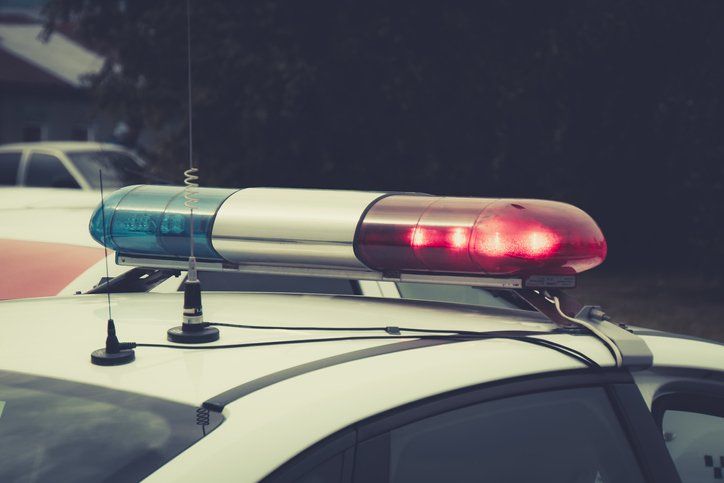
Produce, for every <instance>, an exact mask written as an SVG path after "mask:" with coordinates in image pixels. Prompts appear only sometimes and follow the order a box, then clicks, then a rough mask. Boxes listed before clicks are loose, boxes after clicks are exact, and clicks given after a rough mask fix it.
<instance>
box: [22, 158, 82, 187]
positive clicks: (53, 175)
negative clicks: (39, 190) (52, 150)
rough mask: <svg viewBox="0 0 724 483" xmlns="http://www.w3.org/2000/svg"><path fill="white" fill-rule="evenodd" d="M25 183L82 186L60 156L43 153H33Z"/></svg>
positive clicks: (47, 185)
mask: <svg viewBox="0 0 724 483" xmlns="http://www.w3.org/2000/svg"><path fill="white" fill-rule="evenodd" d="M25 184H26V185H27V186H38V187H41V186H42V187H49V188H80V186H79V185H78V182H77V181H76V180H75V179H74V178H73V176H71V174H70V173H69V172H68V170H67V169H66V168H65V166H63V163H62V162H61V161H60V160H59V159H58V158H56V157H55V156H50V155H48V154H42V153H33V155H32V156H30V161H29V163H28V168H27V171H26V174H25Z"/></svg>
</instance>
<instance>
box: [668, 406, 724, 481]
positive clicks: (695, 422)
mask: <svg viewBox="0 0 724 483" xmlns="http://www.w3.org/2000/svg"><path fill="white" fill-rule="evenodd" d="M718 404H721V409H720V414H718V415H717V414H706V413H703V412H694V411H689V410H684V409H668V410H666V411H664V413H663V418H662V421H661V427H662V431H663V434H664V441H666V447H667V449H668V450H669V454H671V459H672V460H674V464H675V465H676V469H677V470H678V471H679V476H680V477H681V480H682V482H683V483H698V482H709V481H717V480H722V481H724V414H722V413H724V400H719V401H718Z"/></svg>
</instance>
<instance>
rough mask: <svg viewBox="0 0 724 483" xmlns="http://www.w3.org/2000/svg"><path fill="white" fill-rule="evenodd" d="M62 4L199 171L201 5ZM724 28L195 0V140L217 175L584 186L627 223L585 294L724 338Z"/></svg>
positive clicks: (455, 189) (452, 185) (142, 116)
mask: <svg viewBox="0 0 724 483" xmlns="http://www.w3.org/2000/svg"><path fill="white" fill-rule="evenodd" d="M45 15H46V18H47V19H48V20H47V22H48V23H47V25H48V28H49V29H51V30H52V28H54V27H57V28H61V27H63V26H67V25H68V23H69V22H68V21H69V20H72V24H73V25H74V34H75V35H77V36H78V38H80V39H81V40H82V41H83V42H84V43H85V44H87V45H90V46H92V47H93V48H94V49H96V50H98V51H100V52H101V53H103V54H104V55H106V56H107V58H108V59H109V62H108V63H107V65H106V68H105V69H104V70H103V71H102V72H101V73H100V74H99V75H97V76H94V77H93V78H92V79H91V80H92V83H93V93H94V96H95V99H96V100H97V107H98V109H99V112H108V113H112V114H113V115H115V116H118V117H121V118H123V119H125V120H126V122H128V123H129V125H131V126H132V128H133V131H134V132H142V131H150V132H153V133H154V134H153V139H154V142H153V143H152V144H151V145H147V146H145V148H144V149H145V150H146V155H147V156H149V157H151V158H152V159H154V160H155V163H156V165H157V166H159V170H161V171H165V172H166V173H167V174H169V173H170V174H171V175H172V176H173V177H175V178H176V179H178V180H179V181H180V180H181V179H182V175H181V173H182V171H183V169H184V166H185V165H186V164H187V160H186V156H187V155H186V150H187V139H188V135H187V123H186V112H187V111H186V109H187V102H186V96H187V93H186V86H187V84H186V60H187V56H186V4H185V2H183V1H179V0H154V1H152V2H149V1H147V0H126V1H124V2H108V1H104V0H50V1H49V2H48V4H47V6H46V8H45ZM723 25H724V2H721V1H718V0H709V1H704V0H702V1H673V0H657V1H636V0H622V1H616V0H606V1H594V0H572V1H560V0H550V1H546V2H541V1H532V0H530V1H508V0H497V1H486V2H482V1H470V2H432V1H407V2H390V1H372V0H367V1H364V2H352V1H343V0H334V1H326V2H324V1H304V2H280V1H272V0H265V1H239V2H237V1H230V0H227V1H221V0H212V1H209V0H204V1H200V0H192V1H191V39H192V67H193V108H194V158H195V159H196V161H197V164H198V166H199V167H200V169H201V172H200V176H201V183H202V185H206V186H210V185H221V186H234V187H245V186H260V185H261V186H295V187H320V188H343V189H375V190H403V191H422V192H428V193H434V194H446V195H468V196H483V197H499V196H504V197H525V198H548V199H555V200H560V201H565V202H569V203H572V204H575V205H577V206H580V207H581V208H583V209H584V210H586V211H588V212H589V213H590V214H591V215H592V216H593V217H594V218H595V219H596V220H597V221H598V222H599V224H600V226H601V228H602V229H603V231H604V233H605V234H606V237H607V239H608V242H609V258H608V260H607V261H606V263H605V264H604V267H605V268H603V269H598V270H597V271H594V272H591V275H590V276H588V275H586V276H584V277H583V280H582V281H581V292H580V293H581V294H582V296H583V297H584V298H586V299H589V298H590V299H591V300H590V301H593V302H597V303H601V302H608V303H609V305H612V310H611V312H612V313H614V315H619V316H623V317H624V318H636V319H637V320H634V321H635V322H637V323H643V324H649V325H656V326H661V327H664V328H669V329H674V330H678V331H687V332H690V333H696V334H700V335H708V336H713V337H718V338H722V339H724V332H723V331H722V322H721V318H722V314H723V313H724V310H723V307H724V306H723V305H722V304H723V303H722V296H721V295H720V294H721V289H722V283H721V276H720V273H719V272H720V269H721V267H722V266H724V249H722V246H723V245H724V136H723V134H724V28H723ZM114 65H116V67H115V68H114ZM631 304H633V306H631ZM662 304H663V305H662ZM677 314H678V315H677ZM669 319H671V320H669ZM667 321H668V322H667ZM697 324H699V325H701V327H703V328H697V327H698V326H697ZM702 324H703V325H702Z"/></svg>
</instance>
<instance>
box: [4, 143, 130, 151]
mask: <svg viewBox="0 0 724 483" xmlns="http://www.w3.org/2000/svg"><path fill="white" fill-rule="evenodd" d="M29 148H38V149H54V150H58V151H100V150H105V151H127V149H126V148H124V147H123V146H120V145H118V144H113V143H98V142H94V141H37V142H29V143H12V144H4V145H0V152H1V151H17V150H21V149H29Z"/></svg>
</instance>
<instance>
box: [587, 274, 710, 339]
mask: <svg viewBox="0 0 724 483" xmlns="http://www.w3.org/2000/svg"><path fill="white" fill-rule="evenodd" d="M573 295H574V296H575V297H576V298H577V299H578V300H579V301H581V302H583V303H584V304H589V305H601V306H602V307H603V309H604V310H605V311H606V312H607V313H608V314H609V315H610V316H611V317H612V318H613V321H615V322H626V323H628V324H631V325H637V326H641V327H649V328H652V329H659V330H665V331H669V332H675V333H678V334H687V335H693V336H697V337H704V338H707V339H713V340H717V341H720V342H724V283H722V280H721V279H719V280H717V279H708V278H705V277H703V276H701V275H693V274H682V273H654V272H651V271H639V272H629V273H623V272H613V271H597V270H594V271H592V272H587V273H584V274H583V275H581V276H580V277H579V280H578V287H577V288H576V290H574V291H573Z"/></svg>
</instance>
